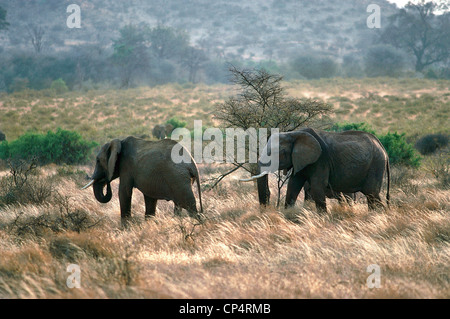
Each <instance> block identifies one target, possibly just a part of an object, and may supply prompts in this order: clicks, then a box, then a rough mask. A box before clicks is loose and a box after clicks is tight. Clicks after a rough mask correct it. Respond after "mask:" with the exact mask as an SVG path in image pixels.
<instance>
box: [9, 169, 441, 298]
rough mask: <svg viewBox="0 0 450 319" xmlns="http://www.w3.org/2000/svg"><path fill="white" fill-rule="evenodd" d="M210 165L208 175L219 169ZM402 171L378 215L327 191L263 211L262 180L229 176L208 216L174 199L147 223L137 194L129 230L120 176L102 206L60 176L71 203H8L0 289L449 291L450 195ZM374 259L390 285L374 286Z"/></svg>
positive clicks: (96, 293)
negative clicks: (197, 217)
mask: <svg viewBox="0 0 450 319" xmlns="http://www.w3.org/2000/svg"><path fill="white" fill-rule="evenodd" d="M200 168H201V173H202V179H203V180H207V179H208V177H211V176H214V174H216V169H215V168H214V167H205V166H201V167H200ZM81 169H87V168H81ZM394 174H396V175H398V176H396V179H394V180H395V183H394V185H393V188H392V192H391V198H392V204H391V209H390V210H388V211H375V212H369V211H368V210H367V205H366V203H365V200H364V198H362V197H358V200H357V202H356V203H355V204H354V205H353V206H340V205H339V204H338V203H337V202H336V201H335V200H328V203H329V212H328V214H326V215H318V214H317V213H316V212H315V209H314V207H311V205H309V204H308V205H306V207H303V201H302V200H300V201H299V203H298V204H297V206H296V207H295V208H291V209H287V210H285V209H276V208H275V207H269V208H268V209H267V210H266V211H264V212H262V211H260V208H259V205H258V203H257V196H256V189H255V187H254V185H252V184H241V183H239V182H238V181H237V177H238V176H234V175H231V176H229V177H227V178H226V179H225V180H223V181H222V183H221V184H219V187H217V188H214V189H213V190H210V191H205V192H204V193H203V199H204V206H205V215H206V221H205V222H204V223H203V224H202V225H198V224H196V222H195V221H194V220H192V219H190V218H189V217H188V216H187V215H186V216H181V217H178V216H175V215H174V214H173V212H172V211H173V206H172V203H169V202H165V201H160V202H159V203H158V210H157V214H156V217H155V218H153V219H151V220H148V221H145V220H144V217H143V215H144V200H143V197H142V195H141V194H140V193H139V192H138V191H135V193H134V197H133V204H132V213H133V216H135V218H134V221H133V223H132V224H131V226H130V227H129V228H127V229H123V228H122V227H121V226H120V217H119V216H120V213H119V211H120V209H119V201H118V198H117V186H118V185H117V184H118V183H117V182H113V192H114V194H115V195H114V197H113V199H112V201H111V202H110V203H108V204H105V205H102V204H99V203H97V202H96V201H95V199H94V196H93V194H92V192H91V191H89V190H88V191H81V190H79V187H80V185H82V183H83V180H82V176H79V175H75V176H66V175H64V176H56V177H55V176H53V179H54V181H55V183H56V189H57V191H58V196H62V198H65V199H66V201H63V202H62V203H61V202H58V201H51V202H49V203H48V204H41V205H26V206H22V205H14V206H6V207H1V208H0V256H1V258H0V297H5V298H134V297H144V298H449V297H450V285H449V284H450V271H449V270H450V269H449V265H450V219H449V202H448V198H449V193H450V192H449V190H446V189H440V188H438V187H436V185H438V184H437V181H436V180H435V179H434V178H433V177H432V176H428V175H427V176H425V175H424V176H418V175H409V177H408V178H405V177H399V176H403V175H404V174H403V173H401V172H400V173H399V172H394ZM237 175H239V173H238V174H237ZM272 179H273V178H272ZM275 184H276V183H275V181H272V183H271V188H272V191H273V192H276V185H275ZM414 185H418V187H414ZM299 198H301V196H300V197H299ZM312 206H314V205H312ZM75 212H78V213H79V214H82V213H83V212H84V213H85V214H86V215H84V216H86V220H85V222H84V224H82V225H83V227H81V228H78V229H77V228H74V227H72V226H71V225H72V224H70V223H69V222H68V221H70V217H69V216H70V214H71V213H75ZM39 216H44V217H45V218H47V219H45V218H44V217H42V220H41V223H37V222H36V218H38V217H39ZM81 216H83V215H81ZM33 217H34V219H33ZM72 217H73V216H72ZM31 221H34V223H33V222H31ZM45 221H46V222H48V223H50V221H53V224H51V223H50V225H54V226H55V225H56V226H57V227H56V226H55V227H50V226H48V224H45ZM27 227H28V228H27ZM19 229H20V230H21V231H20V232H19V231H18V230H19ZM69 264H77V265H79V266H80V269H81V288H73V289H70V288H68V287H67V285H66V279H67V277H68V276H69V275H70V274H69V273H68V272H67V266H68V265H69ZM372 264H377V265H379V266H380V269H381V287H380V288H372V289H371V288H369V287H368V286H367V278H368V277H369V275H370V273H368V272H367V267H368V266H369V265H372Z"/></svg>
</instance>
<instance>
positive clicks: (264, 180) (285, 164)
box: [241, 131, 322, 205]
mask: <svg viewBox="0 0 450 319" xmlns="http://www.w3.org/2000/svg"><path fill="white" fill-rule="evenodd" d="M321 155H322V147H321V143H320V141H319V140H318V137H317V136H313V135H312V134H310V133H308V132H306V131H294V132H287V133H279V134H273V135H272V136H271V137H270V138H269V140H268V142H267V144H266V146H265V147H264V149H263V151H262V152H261V154H260V157H259V160H258V170H259V175H256V176H252V177H251V178H249V179H242V180H241V181H244V182H248V181H255V180H256V181H257V184H258V195H259V203H260V204H262V205H266V204H267V203H268V202H269V197H270V192H269V191H268V174H269V173H274V172H276V171H277V170H285V171H288V170H290V169H291V168H293V175H295V174H297V173H298V172H300V171H301V170H303V169H304V168H305V167H307V166H308V165H311V164H313V163H315V162H317V161H318V160H319V158H320V157H321Z"/></svg>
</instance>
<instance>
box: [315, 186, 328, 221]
mask: <svg viewBox="0 0 450 319" xmlns="http://www.w3.org/2000/svg"><path fill="white" fill-rule="evenodd" d="M325 188H326V184H325V183H319V182H317V181H311V197H312V199H313V201H314V202H315V203H316V209H317V212H318V213H319V214H322V213H326V212H327V201H326V195H325Z"/></svg>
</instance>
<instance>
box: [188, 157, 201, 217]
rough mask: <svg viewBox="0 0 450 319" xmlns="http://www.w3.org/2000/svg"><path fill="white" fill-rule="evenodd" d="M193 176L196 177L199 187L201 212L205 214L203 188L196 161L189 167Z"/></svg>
mask: <svg viewBox="0 0 450 319" xmlns="http://www.w3.org/2000/svg"><path fill="white" fill-rule="evenodd" d="M189 171H190V174H191V177H192V178H195V181H196V182H197V189H198V201H199V202H200V214H203V202H202V189H201V186H200V174H199V172H198V167H197V165H196V164H195V163H194V165H193V166H191V167H190V169H189Z"/></svg>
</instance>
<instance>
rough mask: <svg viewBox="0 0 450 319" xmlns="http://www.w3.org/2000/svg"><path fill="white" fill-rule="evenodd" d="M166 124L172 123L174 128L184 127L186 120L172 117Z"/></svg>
mask: <svg viewBox="0 0 450 319" xmlns="http://www.w3.org/2000/svg"><path fill="white" fill-rule="evenodd" d="M166 124H171V125H172V126H173V128H174V129H176V128H183V127H185V126H186V124H187V123H186V122H184V121H181V120H179V119H177V118H176V117H172V118H171V119H170V120H168V121H167V122H166Z"/></svg>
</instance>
